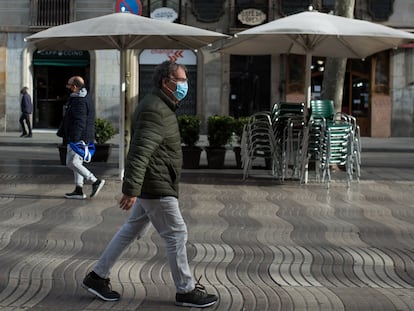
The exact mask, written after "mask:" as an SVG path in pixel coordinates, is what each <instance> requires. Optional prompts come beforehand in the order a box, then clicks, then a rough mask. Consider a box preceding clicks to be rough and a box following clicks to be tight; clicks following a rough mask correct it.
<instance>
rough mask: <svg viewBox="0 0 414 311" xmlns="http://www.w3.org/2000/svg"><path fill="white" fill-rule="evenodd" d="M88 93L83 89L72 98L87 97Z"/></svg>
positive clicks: (73, 94) (71, 95) (72, 94)
mask: <svg viewBox="0 0 414 311" xmlns="http://www.w3.org/2000/svg"><path fill="white" fill-rule="evenodd" d="M86 95H88V91H87V90H86V89H85V88H81V89H80V90H79V92H77V93H71V94H70V97H86Z"/></svg>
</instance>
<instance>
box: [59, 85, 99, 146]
mask: <svg viewBox="0 0 414 311" xmlns="http://www.w3.org/2000/svg"><path fill="white" fill-rule="evenodd" d="M62 129H63V144H68V143H69V142H73V143H77V142H79V141H81V140H83V141H84V142H86V143H88V142H93V141H94V139H95V107H94V106H93V103H92V101H91V100H90V98H89V96H88V92H87V91H86V89H84V88H83V89H81V90H80V91H79V93H72V94H71V95H70V97H69V101H68V103H67V105H66V110H65V115H64V116H63V124H62Z"/></svg>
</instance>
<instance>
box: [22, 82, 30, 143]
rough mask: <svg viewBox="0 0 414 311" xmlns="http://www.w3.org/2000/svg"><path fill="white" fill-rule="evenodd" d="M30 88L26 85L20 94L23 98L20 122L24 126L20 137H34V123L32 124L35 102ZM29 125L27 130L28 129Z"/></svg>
mask: <svg viewBox="0 0 414 311" xmlns="http://www.w3.org/2000/svg"><path fill="white" fill-rule="evenodd" d="M28 90H29V89H28V88H27V87H26V86H25V87H24V88H22V89H21V91H20V94H21V95H22V99H21V101H20V111H21V115H20V119H19V123H20V126H21V128H22V132H23V133H22V134H21V135H20V137H32V124H31V120H30V119H31V116H32V113H33V103H32V99H31V97H30V95H29V93H28ZM26 127H27V130H26Z"/></svg>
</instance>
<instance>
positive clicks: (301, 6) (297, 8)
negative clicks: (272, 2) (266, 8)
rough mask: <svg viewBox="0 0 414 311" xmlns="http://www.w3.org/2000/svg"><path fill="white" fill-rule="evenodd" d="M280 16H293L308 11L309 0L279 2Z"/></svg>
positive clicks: (283, 0)
mask: <svg viewBox="0 0 414 311" xmlns="http://www.w3.org/2000/svg"><path fill="white" fill-rule="evenodd" d="M279 3H280V5H279V7H280V14H282V15H284V16H286V15H292V14H296V13H300V12H303V11H307V10H308V7H309V4H310V3H309V0H279Z"/></svg>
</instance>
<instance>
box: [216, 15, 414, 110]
mask: <svg viewBox="0 0 414 311" xmlns="http://www.w3.org/2000/svg"><path fill="white" fill-rule="evenodd" d="M410 41H414V35H413V34H411V33H409V32H405V31H401V30H397V29H394V28H391V27H386V26H383V25H380V24H375V23H371V22H368V21H362V20H357V19H352V18H346V17H341V16H336V15H330V14H325V13H319V12H317V11H309V12H302V13H298V14H294V15H290V16H288V17H283V18H280V19H277V20H274V21H272V22H269V23H266V24H263V25H260V26H257V27H253V28H250V29H248V30H245V31H242V32H239V33H237V34H235V36H234V38H231V39H228V40H227V42H226V43H225V44H224V46H223V47H222V48H220V49H219V51H220V52H223V53H228V54H236V55H268V54H290V53H292V54H301V55H306V72H305V94H306V102H307V106H308V107H309V104H310V97H311V62H312V56H326V57H346V58H365V57H367V56H369V55H371V54H374V53H376V52H379V51H382V50H387V49H390V48H396V47H398V46H400V45H402V44H404V43H408V42H410Z"/></svg>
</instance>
